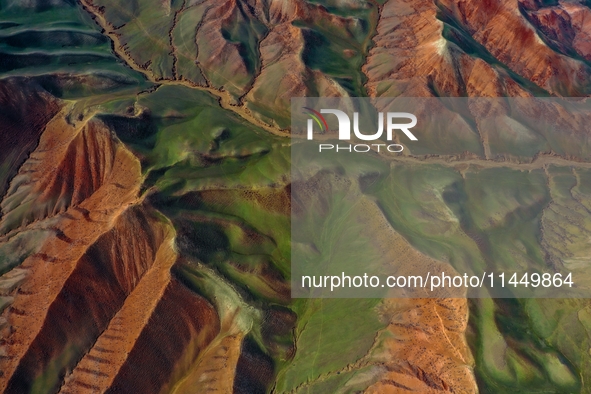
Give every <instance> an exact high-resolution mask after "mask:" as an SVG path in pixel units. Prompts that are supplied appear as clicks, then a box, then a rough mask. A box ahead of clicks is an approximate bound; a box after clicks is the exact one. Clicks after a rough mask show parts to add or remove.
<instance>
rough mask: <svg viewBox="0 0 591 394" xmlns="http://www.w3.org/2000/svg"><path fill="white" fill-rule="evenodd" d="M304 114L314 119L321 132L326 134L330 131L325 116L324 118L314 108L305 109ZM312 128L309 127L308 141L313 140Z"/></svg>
mask: <svg viewBox="0 0 591 394" xmlns="http://www.w3.org/2000/svg"><path fill="white" fill-rule="evenodd" d="M304 110H305V111H304V112H305V113H307V114H308V115H310V117H311V118H312V119H314V121H316V123H317V124H318V126H320V131H321V132H323V133H325V132H326V131H327V130H328V123H326V119H324V116H322V114H321V113H320V112H318V111H316V110H313V109H312V108H308V107H304ZM310 132H311V127H309V130H308V139H312V138H311V137H312V136H311V135H310Z"/></svg>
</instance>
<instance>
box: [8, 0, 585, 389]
mask: <svg viewBox="0 0 591 394" xmlns="http://www.w3.org/2000/svg"><path fill="white" fill-rule="evenodd" d="M31 15H33V16H31ZM590 28H591V8H589V4H588V3H587V2H585V1H583V0H581V1H576V0H557V1H538V0H524V1H518V0H486V1H467V0H456V1H451V0H440V1H428V0H400V1H398V0H396V1H395V0H367V1H365V0H322V1H320V0H318V1H304V0H294V1H287V0H268V1H265V0H224V1H217V0H204V1H194V0H182V1H177V0H173V1H169V2H166V1H165V2H162V1H156V0H141V1H130V2H122V1H117V0H80V1H76V2H74V1H66V0H55V1H51V2H47V1H42V0H31V1H24V0H23V1H20V0H5V1H0V51H1V52H2V53H1V54H0V73H1V74H0V77H1V79H0V147H2V149H0V195H1V202H0V274H1V276H0V313H1V316H0V330H1V331H0V391H2V392H6V393H29V392H31V393H33V392H34V393H56V392H63V393H99V392H100V393H102V392H141V393H168V392H175V393H204V392H210V391H211V392H214V391H218V392H223V393H229V392H235V393H266V392H277V393H279V392H286V393H287V392H290V393H304V392H306V393H312V392H318V393H321V392H351V391H355V392H368V393H406V392H411V391H419V392H432V393H444V392H460V393H464V392H466V393H467V392H478V391H481V392H503V391H507V390H521V391H522V392H537V391H536V390H539V389H541V388H548V387H550V389H549V390H551V391H552V392H588V391H589V387H587V383H586V382H587V380H588V379H589V378H591V375H590V372H589V371H591V367H590V363H591V358H590V357H589V351H588V350H589V348H590V346H591V342H590V340H589V338H590V337H591V336H589V335H590V334H591V306H590V305H589V303H588V302H587V301H586V300H574V299H572V300H560V299H556V300H549V301H543V300H535V299H534V300H512V299H509V300H491V299H487V300H467V299H421V298H414V299H384V300H370V301H367V300H301V299H291V297H290V285H289V283H290V281H289V280H290V264H289V263H290V261H289V260H290V246H291V245H290V239H289V231H290V221H289V220H290V214H291V208H292V206H291V197H292V194H291V188H292V185H291V183H290V179H289V161H290V157H289V154H290V153H289V145H290V140H289V136H290V129H289V128H290V99H291V98H292V97H298V96H321V97H324V96H326V97H356V96H370V97H391V98H393V99H394V98H399V97H466V98H467V99H468V98H469V99H474V100H472V101H467V103H468V104H469V105H467V109H466V111H467V112H466V113H468V114H469V116H470V117H473V118H474V119H475V122H474V124H475V126H473V124H472V123H469V122H467V121H464V120H465V118H462V119H464V120H462V119H460V118H461V117H460V116H457V115H456V114H455V113H454V114H452V115H450V116H453V118H450V124H452V126H453V128H454V129H453V130H450V129H447V130H445V129H442V130H441V132H440V133H439V134H435V133H434V134H433V135H432V136H431V137H432V138H431V140H430V142H429V144H430V145H429V144H427V145H424V146H421V147H420V148H418V149H417V150H416V151H415V152H412V154H411V155H409V157H405V158H403V159H400V162H398V164H394V165H393V166H392V168H395V169H396V170H393V171H400V172H399V173H395V175H397V176H392V179H394V180H393V181H392V179H390V180H389V181H392V182H396V181H398V180H400V179H402V180H407V179H410V178H407V177H410V176H411V175H412V176H415V177H416V179H419V180H417V181H415V182H414V183H412V184H413V185H414V186H413V187H416V188H417V189H416V190H414V189H413V191H412V192H409V195H411V196H410V197H408V196H391V195H385V196H383V195H377V194H376V195H374V196H372V198H373V197H375V199H374V200H371V203H369V205H368V208H367V210H368V212H369V214H368V215H369V216H368V217H370V218H371V220H369V221H368V226H369V227H370V228H372V227H371V226H383V227H387V228H388V229H389V230H388V231H390V232H389V233H388V234H390V235H389V238H387V239H383V240H379V242H382V243H383V244H384V245H386V246H384V248H386V250H387V252H388V253H391V255H392V256H393V257H392V259H393V260H396V259H401V260H404V261H407V262H413V263H416V264H423V265H425V266H430V265H437V264H440V265H443V264H449V263H448V262H445V263H444V262H443V261H442V260H439V259H438V257H437V256H435V255H436V253H435V252H433V250H430V249H429V248H428V247H424V248H423V249H421V247H420V246H417V245H421V244H420V243H419V242H417V238H416V237H417V234H422V236H423V237H424V238H425V239H427V240H429V239H436V237H437V236H438V234H441V233H445V234H453V235H454V237H457V238H456V239H457V240H458V244H457V245H453V246H457V247H458V249H462V250H465V251H466V252H465V255H466V256H464V257H463V258H466V259H472V258H473V259H474V261H480V260H478V259H482V264H485V263H486V261H485V260H487V259H488V257H487V254H491V253H499V254H498V255H495V256H496V257H498V258H499V259H500V260H502V258H505V257H504V255H502V253H501V252H498V251H497V250H492V248H489V249H487V247H489V245H492V244H494V243H495V242H496V241H498V240H499V239H500V240H502V241H504V242H507V243H508V244H510V246H508V247H507V248H508V249H507V250H510V251H511V254H512V256H517V257H514V258H515V259H518V258H520V259H522V260H523V261H526V260H527V261H530V260H531V261H534V260H535V261H541V264H549V265H553V266H558V265H566V266H572V267H578V266H580V265H581V264H583V265H584V264H587V263H588V257H586V256H588V255H586V253H587V252H588V251H589V248H588V239H590V238H589V236H590V234H591V227H590V225H589V210H590V209H591V208H590V207H591V204H590V203H589V200H588V192H589V187H588V182H589V179H591V178H590V177H591V175H589V174H590V172H589V163H588V158H589V154H590V153H591V152H590V151H591V148H590V147H589V137H588V131H587V130H586V126H587V125H586V124H585V123H584V121H583V118H576V117H575V118H573V119H571V118H568V119H566V120H564V119H565V117H564V116H562V117H561V115H563V114H564V112H561V111H562V110H563V109H562V108H555V107H551V106H550V105H548V106H546V107H542V108H544V110H543V111H539V112H537V113H528V112H527V110H526V109H523V113H524V115H523V119H525V120H523V119H521V120H522V124H523V130H525V131H524V135H519V136H517V137H516V136H511V135H510V136H507V135H496V134H486V133H483V132H480V131H479V130H480V128H479V123H478V122H483V121H484V120H483V119H485V118H486V117H487V116H488V115H489V114H491V113H492V112H494V111H507V108H505V107H503V105H502V104H499V106H498V107H494V108H491V107H487V106H485V105H482V104H479V102H478V101H477V100H476V98H479V97H487V98H491V97H521V98H532V97H555V96H558V97H587V96H588V95H589V94H590V93H591V63H590V62H591V37H590V36H589V35H590V34H591V30H590ZM423 110H425V111H427V109H424V108H423ZM503 113H505V112H503ZM511 116H513V114H511V113H509V112H507V118H510V117H511ZM556 119H561V120H560V122H559V121H557V120H556ZM528 122H530V123H528ZM536 122H539V123H548V124H551V123H552V124H553V125H554V123H553V122H556V125H555V127H557V128H560V129H561V130H566V131H564V133H562V134H560V136H559V137H556V138H555V137H554V135H553V134H552V133H551V130H550V131H546V132H540V133H537V132H536V133H535V132H534V131H532V130H533V129H534V127H533V126H532V125H533V124H534V123H536ZM507 124H509V123H507ZM527 133H529V134H527ZM526 137H527V138H529V140H528V141H530V142H529V143H528V144H527V149H526V148H523V149H521V148H520V149H518V148H516V146H518V147H519V146H522V145H519V144H520V143H522V142H523V141H522V140H521V139H519V138H526ZM427 151H429V152H435V153H432V154H430V155H428V154H425V153H424V152H427ZM404 160H406V161H404ZM404 164H408V165H409V167H408V168H410V170H408V171H409V173H410V175H409V173H406V172H405V171H406V170H403V169H402V167H403V165H404ZM398 165H399V166H400V168H401V169H400V170H398V168H399V167H396V166H398ZM421 166H424V167H421ZM427 167H428V168H429V169H434V170H433V171H441V173H439V172H437V174H438V175H437V176H434V177H433V178H432V179H431V178H429V179H431V181H432V183H433V184H437V185H439V184H441V185H443V186H441V190H439V189H437V187H439V186H433V187H431V186H430V184H429V185H428V187H427V186H425V187H423V183H421V182H426V181H424V179H428V177H429V176H431V175H429V174H427V173H426V172H425V173H421V171H422V170H419V169H417V168H427ZM405 168H406V167H405ZM441 168H443V169H444V170H441ZM448 170H449V171H448ZM497 170H498V171H500V172H499V173H500V174H501V175H502V176H504V177H507V178H509V179H511V180H512V179H516V181H515V183H514V184H511V185H509V186H507V190H509V189H511V190H516V189H519V193H520V194H519V195H518V197H515V198H512V197H506V196H507V195H509V194H510V192H509V191H506V190H504V189H502V188H501V187H499V188H497V189H496V190H489V189H487V188H486V184H487V181H486V179H487V178H486V176H489V177H492V175H490V174H491V173H493V172H494V171H497ZM413 171H414V172H413ZM445 171H448V172H445ZM486 171H490V172H488V173H487V172H486ZM502 171H506V172H502ZM444 172H445V173H444ZM434 173H435V172H434ZM499 173H494V174H499ZM517 173H518V174H527V176H528V177H530V178H522V177H521V175H515V174H517ZM425 174H426V175H425ZM441 174H443V175H441ZM482 174H484V175H482ZM479 176H482V177H483V179H484V181H481V182H480V181H479V179H478V177H479ZM512 177H515V178H512ZM524 177H525V175H524ZM536 177H541V178H540V179H542V178H543V182H542V183H543V186H542V187H538V186H536V185H537V184H535V182H533V183H532V182H530V181H531V179H532V178H535V179H538V178H536ZM413 179H415V178H413ZM474 179H476V180H475V181H474ZM489 179H490V178H489ZM446 182H447V183H446ZM479 182H480V183H479ZM408 184H411V182H410V181H408ZM532 184H535V185H533V186H532ZM483 185H484V186H483ZM515 185H518V186H515ZM519 185H526V186H519ZM521 187H523V189H520V188H521ZM451 188H455V189H454V192H455V193H457V195H461V196H466V197H465V198H466V199H467V200H468V201H479V200H480V199H482V197H481V196H483V195H486V196H489V199H488V200H486V203H487V204H490V205H491V206H494V215H492V216H490V217H489V216H485V215H484V214H483V213H481V212H480V211H478V209H476V208H474V209H472V208H470V209H472V210H470V209H467V210H465V211H461V210H455V211H454V209H455V208H454V207H455V205H454V201H452V200H453V198H448V200H446V198H445V196H450V195H451V194H450V193H451V192H450V190H451ZM456 189H457V190H456ZM412 193H415V195H412ZM437 193H439V194H437ZM446 193H447V194H446ZM503 193H505V194H503ZM417 195H420V198H418V197H417ZM407 197H408V198H407ZM395 198H400V206H402V205H403V204H411V203H409V202H408V201H418V200H424V201H428V203H426V204H425V205H424V206H420V207H419V206H414V205H412V206H411V205H409V207H410V208H409V212H412V213H415V216H414V217H409V216H408V215H407V214H406V213H405V212H398V211H396V209H395V208H393V209H392V211H388V209H385V208H383V207H382V206H381V205H379V202H380V201H392V200H394V199H395ZM368 201H369V200H368ZM376 201H377V202H376ZM491 201H492V202H491ZM294 209H296V210H297V207H294ZM409 215H410V214H409ZM478 215H482V217H481V216H478ZM495 215H496V216H495ZM410 216H412V215H410ZM424 218H429V221H430V222H429V223H430V224H429V226H425V225H424V223H423V222H422V220H423V219H424ZM516 218H520V219H523V221H524V222H525V223H526V224H524V225H523V226H524V227H523V228H521V227H518V226H517V225H514V222H515V220H517V219H516ZM562 218H568V220H567V221H564V220H563V219H562ZM560 223H563V224H560ZM511 233H513V234H519V236H516V237H515V239H517V240H516V241H515V245H514V244H512V243H511V242H513V240H508V239H505V238H499V237H502V236H503V234H511ZM525 233H527V234H530V233H531V234H534V235H532V237H533V238H532V239H530V238H525V236H523V238H520V237H521V235H520V234H525ZM499 234H500V235H499ZM495 237H497V238H495ZM536 242H537V243H536ZM532 245H533V246H532ZM423 246H424V245H423ZM491 250H492V251H491ZM430 252H433V253H431V254H430ZM400 256H402V257H400ZM460 260H461V259H460ZM503 261H504V260H503ZM520 261H521V260H520ZM524 264H525V263H524ZM446 266H448V265H446ZM450 268H451V267H450ZM344 301H347V302H344Z"/></svg>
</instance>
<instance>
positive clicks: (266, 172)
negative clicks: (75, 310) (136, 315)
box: [0, 1, 591, 393]
mask: <svg viewBox="0 0 591 394" xmlns="http://www.w3.org/2000/svg"><path fill="white" fill-rule="evenodd" d="M32 3H33V2H32ZM38 3H39V4H33V5H32V6H30V7H24V6H20V5H19V4H18V3H17V2H12V1H3V2H2V3H1V7H0V10H1V11H0V12H1V14H0V15H1V17H2V22H1V23H0V51H1V52H2V54H1V56H2V61H1V62H0V63H1V65H0V72H1V73H2V76H3V77H10V76H30V77H31V78H32V79H33V80H34V81H37V82H38V83H39V84H40V85H41V86H43V87H44V88H45V89H47V90H48V91H49V92H50V93H51V94H53V95H56V96H59V97H62V98H65V99H72V100H78V101H79V103H80V104H79V105H81V106H86V107H88V108H89V109H90V110H92V111H95V112H96V115H95V116H96V117H97V118H98V119H100V120H101V121H103V122H104V123H105V124H106V125H107V126H108V127H109V128H110V129H112V130H113V131H114V132H115V133H116V135H117V137H118V138H119V139H120V140H121V141H122V142H124V143H125V144H126V145H127V146H128V147H129V148H130V149H131V150H132V151H133V152H134V153H135V154H136V155H137V157H138V158H139V159H140V161H141V163H142V171H143V175H144V185H143V189H142V193H143V196H144V197H145V200H146V201H147V202H148V203H150V204H152V205H153V206H154V207H155V208H157V209H158V210H159V211H160V212H162V213H163V214H164V215H166V216H167V217H168V218H169V219H170V220H171V222H172V223H173V225H174V227H175V229H176V232H177V237H176V248H177V251H178V252H179V255H180V258H179V264H178V265H177V266H176V268H175V270H174V275H175V276H176V277H178V278H179V279H181V280H182V281H183V282H184V283H185V284H186V285H187V286H188V287H189V288H191V289H192V290H193V291H195V292H198V293H199V294H201V295H203V296H205V297H206V298H208V299H209V300H210V301H211V302H212V303H213V304H214V305H215V306H216V308H217V309H218V310H219V311H220V314H221V315H223V316H228V319H230V320H232V321H234V323H235V326H236V327H237V328H236V329H237V330H239V331H240V332H242V333H244V335H246V337H247V340H246V342H245V343H247V344H248V346H245V347H244V349H243V350H244V351H245V353H248V354H250V355H253V354H256V355H258V356H257V357H258V358H257V360H258V362H260V363H262V364H265V365H266V366H267V367H268V368H267V371H271V372H270V373H269V374H267V373H262V372H261V373H260V374H259V376H254V378H251V379H250V380H249V381H248V382H249V383H248V384H252V385H253V386H251V387H255V388H256V390H260V391H262V392H265V391H270V390H271V389H272V388H274V390H275V391H276V392H302V393H325V392H355V391H357V390H362V389H364V388H366V387H367V386H369V385H370V384H371V383H372V381H374V380H375V379H377V378H376V377H375V373H374V372H373V371H371V368H372V367H371V366H370V365H369V364H356V363H357V362H358V361H359V360H361V359H363V358H364V357H366V356H367V354H368V352H369V353H370V354H371V352H372V350H373V347H374V345H375V340H376V333H377V332H379V331H380V330H382V329H384V328H385V327H386V326H387V324H388V322H387V321H385V320H384V319H383V317H382V316H381V314H380V312H379V307H380V305H381V304H382V300H376V299H362V300H356V299H312V300H293V299H291V298H290V288H289V280H290V246H291V245H290V207H291V204H290V197H291V195H290V178H289V172H290V141H289V140H288V139H287V138H284V137H276V136H273V135H271V134H269V133H267V132H266V131H264V130H263V129H261V128H259V127H257V126H255V125H253V124H251V123H248V122H246V121H245V120H244V119H243V118H241V117H240V116H238V115H236V114H235V113H234V112H232V111H228V110H225V109H223V108H222V107H220V105H219V104H218V101H217V98H216V97H214V96H212V95H210V94H208V93H205V92H203V91H199V90H197V89H194V88H191V87H186V86H178V85H172V84H171V85H169V84H163V85H162V86H156V85H154V84H152V83H148V82H146V79H145V78H144V77H143V76H142V75H141V74H140V73H138V72H135V71H132V70H131V69H130V68H128V67H126V66H125V65H124V63H123V62H122V61H121V60H120V59H118V58H117V57H116V56H115V55H114V54H113V53H112V51H111V42H110V41H109V40H108V39H107V38H106V37H105V36H104V35H101V34H100V29H99V28H98V27H97V26H96V25H95V24H94V22H93V21H92V20H91V19H90V18H89V16H88V14H87V13H86V12H85V11H84V10H83V9H82V8H81V7H80V6H78V5H74V4H73V3H68V2H64V3H63V4H59V5H58V6H46V5H45V3H44V2H38ZM103 3H104V5H105V6H106V9H107V14H106V16H105V17H107V18H110V22H111V23H112V24H113V25H115V26H122V27H121V28H120V29H118V30H119V31H120V33H121V39H122V41H123V42H124V43H125V44H126V45H128V47H129V48H130V50H131V51H132V55H133V56H135V57H134V58H135V59H136V60H137V62H138V64H141V65H146V64H147V65H146V68H147V69H148V70H150V71H151V72H153V73H154V75H157V76H158V77H161V78H173V77H174V76H175V75H174V74H175V73H176V74H177V76H181V75H182V76H183V77H185V78H186V79H190V80H192V81H193V82H195V83H196V84H201V83H203V84H204V83H205V82H204V81H205V78H208V79H209V80H210V81H211V83H212V84H213V85H214V86H222V85H225V84H227V79H224V78H226V77H223V75H226V74H225V72H226V71H224V70H223V69H222V71H224V72H223V73H222V71H216V70H218V69H216V68H215V67H213V66H210V68H209V69H207V68H206V71H205V72H204V74H202V73H201V71H200V70H199V69H197V68H195V67H193V65H194V61H195V59H194V58H193V57H192V56H194V55H195V54H196V53H197V48H196V47H195V46H194V45H198V46H199V49H200V50H203V53H208V51H209V50H208V49H202V48H207V46H208V45H215V42H211V41H208V40H207V37H202V38H201V41H200V42H197V44H195V42H194V41H193V38H194V37H193V31H192V30H193V29H194V28H195V24H196V23H197V22H196V21H198V20H200V19H201V18H202V17H203V15H204V14H205V13H206V11H207V10H206V8H205V7H200V6H197V7H194V8H191V9H189V10H188V11H183V12H181V10H182V9H183V8H184V7H186V4H185V3H182V4H181V2H176V1H175V2H172V4H171V6H170V9H168V10H167V9H160V8H155V6H154V4H152V3H148V2H140V3H135V2H131V3H129V4H127V3H126V4H123V3H117V2H108V1H104V2H102V3H101V4H103ZM112 4H114V5H116V7H114V8H110V7H108V5H112ZM158 4H160V3H158ZM339 4H340V2H330V1H328V2H326V4H325V5H326V7H327V10H328V12H329V13H332V14H335V15H340V16H358V17H360V22H359V24H358V25H357V26H356V27H355V29H353V30H350V31H349V30H343V29H333V28H332V27H331V26H327V25H326V24H322V23H319V22H315V21H313V20H303V21H299V22H298V23H295V25H296V26H297V27H298V28H301V29H302V30H303V31H304V33H303V45H304V47H303V48H304V50H303V52H302V54H301V59H302V62H303V63H304V64H305V66H306V67H308V68H309V69H310V70H316V71H320V72H321V73H323V74H324V75H327V76H329V77H330V78H332V79H334V80H335V81H337V82H338V83H339V84H340V87H341V88H342V89H343V90H344V91H346V92H348V93H350V94H352V95H362V94H363V77H362V74H361V72H360V67H361V64H362V63H363V59H364V56H365V55H364V54H365V51H366V50H367V47H368V46H369V45H370V41H369V38H370V37H371V35H372V33H373V31H374V29H375V22H376V15H375V12H376V10H375V9H373V8H371V9H370V8H363V7H361V8H359V9H357V10H353V11H352V10H351V9H350V7H349V8H348V7H340V6H339ZM161 14H162V15H164V14H165V15H167V16H169V17H167V18H162V15H161ZM177 14H178V15H177ZM137 15H140V16H141V17H139V18H136V16H137ZM173 24H175V26H176V28H175V29H174V30H173V35H172V36H169V35H168V32H169V31H170V29H171V27H172V25H173ZM147 26H149V29H148V28H147ZM265 34H268V32H267V27H266V26H265V24H264V23H262V22H260V21H259V20H258V19H257V18H255V17H254V16H253V15H250V14H249V13H248V12H244V13H242V14H241V13H236V14H232V15H231V16H230V17H228V19H227V22H226V24H225V25H224V28H223V29H222V30H221V37H222V39H223V40H224V41H223V42H224V43H230V44H235V45H236V46H237V47H238V48H240V51H239V56H240V58H241V59H244V64H245V71H244V72H243V73H242V74H241V73H237V74H236V75H235V76H233V77H232V78H234V79H231V82H232V84H233V85H235V88H228V90H229V91H230V92H231V93H232V94H233V95H235V96H236V97H238V96H240V94H242V93H244V91H245V90H244V89H246V88H247V87H248V85H249V84H251V83H252V82H253V79H254V78H255V75H258V73H260V72H261V68H262V65H261V60H260V57H259V54H258V53H257V51H259V49H258V46H257V43H258V42H259V41H260V40H261V39H262V38H263V37H264V36H265ZM171 41H172V43H173V44H174V47H175V48H176V60H175V57H174V56H171V55H170V51H171V46H170V42H171ZM187 53H190V54H191V55H190V56H189V55H186V54H187ZM200 53H201V52H200ZM228 72H229V71H228ZM216 73H222V74H223V75H222V76H219V75H217V74H216ZM203 75H205V77H204V76H203ZM306 83H308V84H310V85H311V86H309V89H310V90H309V91H310V92H316V93H319V94H320V93H322V91H321V90H320V89H318V87H317V86H315V85H314V83H315V80H314V79H313V78H309V79H307V81H306ZM232 89H234V90H232ZM265 89H267V90H269V89H275V85H273V84H269V86H267V87H266V88H265ZM262 92H263V93H265V91H264V90H263V91H262ZM263 93H259V94H263ZM257 105H258V104H257V102H256V101H255V102H252V103H250V106H251V108H255V109H257V108H258V109H257V110H258V111H259V112H261V113H262V114H263V115H264V116H268V117H272V116H273V111H271V109H270V108H272V106H270V105H269V104H268V103H264V105H260V106H259V107H257ZM282 114H283V115H285V113H284V112H283V113H282ZM284 117H285V116H284ZM286 119H287V118H286V117H285V119H283V120H284V121H285V120H286ZM499 144H500V145H501V146H504V144H505V142H502V143H499ZM472 145H474V146H476V145H477V143H474V144H472ZM472 145H470V146H472ZM527 153H529V152H527ZM590 184H591V172H590V171H589V170H588V169H580V168H576V166H575V168H574V169H571V168H570V167H564V166H561V167H559V166H550V167H548V169H547V170H546V171H544V170H543V169H536V170H527V171H526V170H520V169H519V168H518V167H515V168H512V167H511V166H510V165H509V164H508V165H507V166H506V167H501V168H494V169H483V168H478V167H477V166H468V168H467V169H466V168H463V169H457V168H453V167H450V166H444V165H440V164H429V163H428V162H423V163H421V164H416V165H406V164H396V165H393V166H391V167H388V168H387V169H385V170H384V172H383V173H382V174H380V177H379V178H378V180H377V181H376V182H374V183H373V184H372V186H370V187H367V188H364V189H363V191H364V194H365V195H366V196H368V197H371V198H372V199H375V201H378V202H380V207H381V208H382V209H383V212H384V215H385V217H386V218H387V220H388V221H389V223H390V225H391V226H392V228H393V229H394V230H396V232H398V233H400V234H401V235H403V236H404V238H405V239H406V240H407V241H408V242H409V243H410V244H411V245H412V246H413V247H414V248H416V249H417V250H419V251H421V252H422V253H424V254H426V255H428V256H431V257H433V258H435V259H438V260H442V261H448V262H449V263H450V264H451V265H453V266H454V267H455V268H456V269H457V270H458V271H461V270H462V268H464V267H466V266H471V267H474V266H477V267H492V266H494V267H496V268H506V269H510V268H511V267H515V266H518V267H522V268H525V267H527V268H530V269H540V270H541V269H543V268H544V267H547V264H548V262H549V261H550V262H553V263H555V264H561V263H562V264H565V265H566V267H569V268H570V269H573V270H574V269H580V268H582V267H585V266H586V265H588V263H589V261H588V257H587V256H588V255H589V250H588V249H587V248H588V242H587V240H588V239H589V232H590V231H591V229H590V228H589V220H588V217H589V210H590V209H591V203H590V201H589V199H588V196H589V195H590V194H591V193H590V192H591V190H589V185H590ZM565 218H567V219H565ZM559 224H560V225H559ZM25 236H28V235H26V234H25V235H23V237H25ZM18 237H19V236H16V237H15V238H13V241H12V242H16V241H17V240H18V239H19V238H18ZM32 239H33V241H35V240H38V239H39V238H32ZM33 241H31V240H27V242H24V243H21V244H19V248H16V247H15V248H13V249H10V248H7V247H6V246H3V249H2V250H0V259H2V267H4V266H5V265H6V266H8V265H10V266H14V265H16V264H18V263H19V262H20V261H22V260H23V257H22V255H26V254H29V253H33V252H34V250H33V249H34V247H33V246H31V245H32V244H33V243H34V242H33ZM5 250H6V251H5ZM17 251H18V252H19V253H21V254H20V255H19V254H17ZM2 269H4V268H2ZM470 311H471V317H470V325H469V330H468V342H469V344H470V347H471V349H472V352H473V354H474V357H475V360H476V362H475V372H476V376H477V379H478V384H479V387H480V390H481V391H482V392H504V391H507V390H512V391H515V392H524V393H534V392H557V393H562V392H586V391H588V388H587V387H586V385H585V384H586V383H585V382H587V381H588V380H589V379H590V378H591V375H589V374H590V372H589V371H591V366H590V365H589V361H590V359H591V357H590V356H589V354H590V353H589V352H590V350H589V349H590V347H591V343H590V339H589V338H591V336H590V330H591V307H590V306H589V305H588V302H587V301H586V300H561V299H553V300H538V299H528V300H514V299H505V300H490V299H482V300H473V301H471V302H470ZM351 366H354V367H351ZM240 384H241V383H240V381H239V380H237V383H236V385H235V388H236V391H237V392H246V389H244V388H241V387H240ZM244 387H246V383H245V386H244ZM241 390H242V391H241Z"/></svg>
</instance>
